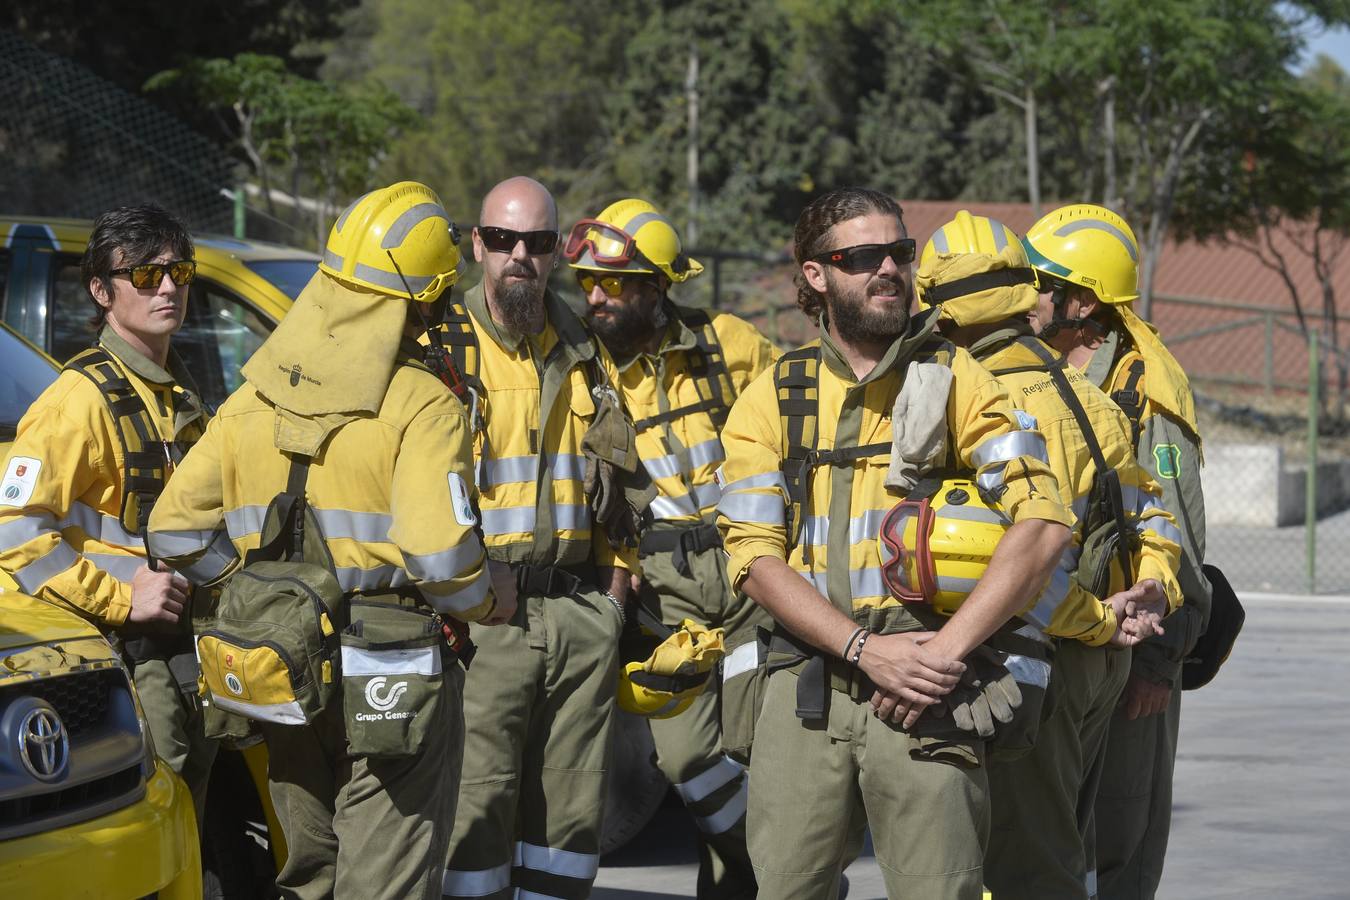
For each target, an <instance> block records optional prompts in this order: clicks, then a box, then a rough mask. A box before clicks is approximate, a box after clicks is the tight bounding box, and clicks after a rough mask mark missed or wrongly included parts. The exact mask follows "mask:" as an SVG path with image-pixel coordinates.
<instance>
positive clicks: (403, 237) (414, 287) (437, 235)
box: [319, 181, 460, 303]
mask: <svg viewBox="0 0 1350 900" xmlns="http://www.w3.org/2000/svg"><path fill="white" fill-rule="evenodd" d="M459 262H460V253H459V227H458V226H456V225H455V223H454V220H452V219H451V218H450V214H449V213H447V212H446V211H445V207H443V206H442V205H441V200H440V198H439V197H437V196H436V193H435V191H433V190H432V189H431V188H429V187H427V186H426V185H425V184H419V183H417V182H416V181H400V182H399V183H398V184H393V185H390V186H389V187H386V188H380V189H379V190H374V191H371V192H370V193H369V194H366V195H365V196H363V197H359V198H357V199H356V200H355V201H354V202H353V203H352V205H351V206H348V207H347V208H346V209H345V210H344V211H343V213H342V215H340V216H338V219H337V221H336V222H335V223H333V230H332V231H331V232H329V234H328V244H327V245H326V246H325V247H324V248H323V260H322V261H321V262H320V263H319V268H320V269H322V270H323V271H324V272H325V273H326V274H328V275H330V276H332V277H333V278H336V279H337V280H338V281H342V282H345V283H346V284H349V285H353V286H355V287H360V288H365V289H367V290H371V291H375V292H377V293H381V294H388V295H389V296H391V297H407V296H408V295H409V293H410V292H411V294H412V297H413V299H415V300H420V301H422V302H424V303H430V302H432V301H433V300H435V299H436V298H437V297H439V296H440V295H441V292H442V291H444V290H445V289H446V288H448V287H451V286H452V285H454V283H455V282H456V281H458V280H459ZM400 273H401V274H400ZM405 280H406V284H405Z"/></svg>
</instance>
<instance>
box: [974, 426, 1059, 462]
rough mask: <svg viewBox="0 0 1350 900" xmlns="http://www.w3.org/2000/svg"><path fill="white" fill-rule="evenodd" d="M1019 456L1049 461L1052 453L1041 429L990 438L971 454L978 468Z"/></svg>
mask: <svg viewBox="0 0 1350 900" xmlns="http://www.w3.org/2000/svg"><path fill="white" fill-rule="evenodd" d="M1019 456H1033V457H1035V458H1036V459H1039V460H1040V461H1041V462H1044V463H1048V462H1049V460H1050V455H1049V454H1048V453H1047V452H1046V450H1045V437H1044V435H1042V434H1041V433H1040V432H1039V431H1010V432H1008V433H1007V434H1001V435H999V436H998V437H994V438H989V440H987V441H985V442H984V443H983V444H980V446H978V447H976V448H975V452H974V453H972V454H971V455H970V459H971V462H973V463H974V464H975V467H976V468H984V467H985V466H988V465H993V464H994V463H1000V462H1008V461H1009V460H1013V459H1016V458H1017V457H1019Z"/></svg>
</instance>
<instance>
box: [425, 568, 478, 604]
mask: <svg viewBox="0 0 1350 900" xmlns="http://www.w3.org/2000/svg"><path fill="white" fill-rule="evenodd" d="M491 586H492V579H491V577H489V575H488V570H487V566H484V567H483V570H482V571H481V572H479V573H478V576H477V577H476V578H474V580H473V581H471V582H469V583H468V584H467V585H465V586H464V587H462V588H459V589H458V590H454V589H448V590H447V589H446V588H448V586H447V585H444V584H424V585H421V586H420V587H421V591H422V596H423V597H425V598H426V601H427V602H428V603H430V604H431V606H432V608H433V609H435V610H436V612H441V613H449V614H450V615H456V614H458V613H463V612H467V611H469V610H471V609H473V608H474V607H475V606H477V605H478V604H480V603H482V602H483V600H484V599H486V598H487V594H488V589H489V588H490V587H491Z"/></svg>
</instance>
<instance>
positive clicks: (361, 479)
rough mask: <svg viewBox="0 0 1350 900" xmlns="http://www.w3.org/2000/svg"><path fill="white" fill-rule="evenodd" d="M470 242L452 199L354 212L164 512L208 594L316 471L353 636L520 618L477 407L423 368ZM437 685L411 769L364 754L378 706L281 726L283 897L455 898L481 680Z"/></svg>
mask: <svg viewBox="0 0 1350 900" xmlns="http://www.w3.org/2000/svg"><path fill="white" fill-rule="evenodd" d="M456 242H457V234H456V231H455V226H454V225H453V223H452V222H451V220H450V217H449V216H448V215H447V214H446V212H445V210H444V209H443V208H442V207H441V205H440V201H439V200H438V199H437V197H436V195H435V194H434V193H433V192H432V191H431V190H430V189H429V188H427V187H426V186H424V185H421V184H417V183H414V182H401V183H399V184H395V185H392V186H390V187H387V188H383V189H380V190H376V191H372V192H371V193H369V194H366V195H365V196H364V197H362V198H360V199H359V200H357V201H356V202H355V203H353V204H352V205H351V206H349V207H348V208H347V209H346V210H345V211H344V212H343V213H342V215H341V216H340V217H339V218H338V220H337V223H336V224H335V225H334V226H333V229H332V232H331V233H330V235H329V238H328V243H327V246H326V247H325V248H324V255H323V261H322V262H321V263H320V271H319V272H318V273H316V274H315V276H314V277H313V278H312V279H311V280H310V282H309V284H307V285H306V286H305V289H304V290H303V291H302V292H301V294H300V296H299V298H298V299H297V300H296V302H295V305H294V306H293V307H292V308H291V310H290V312H289V313H287V315H286V318H285V319H283V320H282V322H281V324H280V325H278V326H277V330H276V331H275V332H273V334H272V336H271V337H269V338H268V339H267V341H266V342H264V344H263V345H262V347H260V348H259V349H258V351H257V352H256V353H255V354H254V355H253V357H252V358H251V359H250V360H249V362H248V363H247V364H246V365H245V366H244V369H243V375H244V378H245V384H244V385H243V386H242V387H240V388H239V389H238V390H237V391H235V392H234V393H233V394H232V395H231V396H230V397H229V399H228V400H226V402H225V403H224V404H223V405H222V406H221V408H220V410H219V412H218V414H217V416H216V417H215V419H213V420H212V422H211V425H210V427H209V428H208V429H207V432H206V435H205V436H204V437H203V438H202V440H201V441H200V442H198V444H197V446H196V447H195V448H194V449H193V452H191V453H190V454H188V456H187V458H186V459H185V460H184V461H183V464H182V465H181V466H180V467H179V470H178V472H177V474H176V475H175V477H174V479H173V481H172V482H171V483H170V488H169V490H168V491H166V492H165V494H164V495H163V496H162V497H161V498H160V502H159V504H157V506H156V507H155V512H154V515H153V516H152V517H151V523H150V536H149V542H150V548H151V550H152V551H153V552H154V553H155V554H157V555H158V556H159V557H160V558H162V559H164V560H166V561H167V562H169V563H170V564H171V565H173V566H175V567H176V568H178V569H179V570H180V571H182V572H185V573H188V574H189V576H190V577H192V578H194V579H196V580H198V581H201V582H205V583H214V582H217V581H220V580H222V579H224V578H226V577H228V576H230V575H231V574H232V573H233V572H234V571H235V570H236V569H237V568H238V567H239V560H240V558H241V557H244V556H245V555H246V554H247V553H248V552H249V551H252V550H254V549H255V548H257V547H258V546H259V542H260V539H261V532H262V530H263V524H264V521H263V520H264V512H265V511H266V509H267V507H268V504H269V502H270V501H271V500H272V498H273V497H274V496H275V495H277V494H279V493H281V492H282V491H284V490H288V484H289V482H290V479H291V477H292V476H293V474H294V472H295V471H296V469H295V466H296V464H297V462H301V461H305V460H308V463H307V465H308V472H307V475H306V476H305V478H304V481H303V482H302V484H301V486H300V487H299V488H298V492H299V493H301V494H303V496H304V498H305V501H306V503H307V505H308V508H309V510H310V511H311V512H312V513H313V520H314V521H315V522H317V524H318V527H319V531H320V532H321V533H322V544H321V546H323V547H325V548H326V550H327V554H328V555H329V556H330V557H331V564H332V572H333V574H334V575H335V576H336V579H337V583H338V585H339V586H340V588H341V590H342V591H343V592H344V595H345V597H346V598H347V605H348V609H349V613H348V615H350V616H351V617H352V618H353V619H354V618H355V617H356V612H355V610H357V609H358V607H359V606H360V605H362V604H364V605H366V606H372V605H381V604H382V605H384V606H387V607H389V608H399V609H402V608H410V609H412V610H414V611H415V610H417V609H424V610H425V609H428V608H429V610H428V611H431V610H434V611H435V612H436V613H437V614H439V615H442V616H448V617H453V618H455V619H459V620H462V621H476V620H481V619H483V618H485V617H489V621H496V620H498V619H501V618H503V617H506V616H509V614H510V612H511V610H510V606H509V598H506V600H505V602H504V603H500V604H497V605H496V607H495V611H494V598H493V596H492V594H491V592H490V589H489V579H488V574H487V570H486V566H485V557H484V552H483V546H482V543H481V541H480V540H479V538H478V535H477V533H476V531H475V528H476V526H477V521H476V519H475V515H474V507H473V488H472V464H471V461H470V442H469V426H468V420H467V417H466V415H465V411H464V408H463V406H462V405H461V404H460V403H459V401H458V400H456V399H455V398H454V397H453V396H452V395H451V393H450V391H449V390H448V389H447V388H446V386H445V385H444V384H442V383H441V381H440V380H438V379H437V378H436V376H435V375H433V374H432V373H431V372H430V371H428V370H427V369H426V368H425V367H424V366H423V365H422V363H421V351H420V348H419V347H418V345H417V343H416V341H415V339H414V338H415V336H416V334H417V333H418V332H419V331H420V330H422V329H421V328H420V327H419V324H418V323H419V322H420V320H421V317H420V315H419V314H418V310H417V309H416V308H414V307H413V301H415V302H416V303H418V304H423V305H425V304H431V303H433V302H434V301H436V300H437V298H438V297H439V296H440V295H441V294H442V292H444V291H448V290H449V289H450V287H451V285H453V284H454V282H455V280H456V278H457V276H458V264H459V259H460V256H459V250H458V248H457V247H456ZM306 542H307V543H308V542H309V537H308V535H307V537H306ZM307 554H308V548H307ZM307 559H308V556H307ZM493 616H495V617H496V619H493V618H490V617H493ZM338 618H339V619H342V618H343V614H342V613H341V612H338ZM423 621H425V619H423ZM219 627H224V625H221V626H219ZM343 649H344V651H345V650H346V647H345V646H344V648H343ZM352 659H355V657H352ZM436 659H438V657H433V658H432V659H431V662H432V663H436ZM343 661H344V666H346V665H347V664H348V662H349V658H348V654H347V653H345V652H344V654H343ZM345 674H346V675H349V676H350V675H354V674H356V673H354V672H350V671H348V672H345ZM421 674H423V675H427V674H431V675H436V674H439V675H440V676H441V678H440V682H439V685H437V686H435V687H434V688H433V689H432V694H433V695H438V696H439V699H438V700H437V701H436V702H435V703H434V705H433V707H432V708H433V709H434V712H433V713H432V715H433V716H434V721H433V722H430V723H427V731H426V733H427V738H426V740H425V743H424V744H423V745H422V747H421V749H420V752H416V753H413V754H412V755H385V756H374V755H366V754H363V753H359V752H356V751H354V750H351V749H349V741H350V740H351V735H352V733H353V730H354V729H356V728H357V727H358V725H357V724H354V723H359V722H360V721H361V716H362V715H363V713H362V710H363V709H365V708H366V707H365V706H363V705H362V704H361V703H359V702H354V699H353V698H352V697H351V696H350V695H349V696H348V697H347V698H346V701H345V702H335V703H333V704H331V705H330V706H329V707H327V708H325V709H324V710H323V711H322V712H321V713H320V714H319V716H318V718H317V720H316V721H315V723H314V724H313V725H308V726H307V725H285V724H274V723H264V724H263V726H262V727H263V734H264V737H265V738H266V740H267V745H268V751H269V757H270V762H269V770H268V781H269V787H270V790H271V793H272V801H273V804H274V806H275V807H276V810H277V815H278V817H279V818H280V820H281V825H282V828H283V830H284V832H285V835H286V841H287V849H288V857H287V860H286V865H285V867H284V868H283V869H282V871H281V873H280V875H279V876H278V879H277V883H278V886H279V887H280V888H281V890H282V892H283V893H284V894H286V895H287V896H294V897H304V898H310V897H313V898H319V897H331V896H334V895H336V896H346V897H363V898H370V897H384V898H391V900H392V898H404V897H435V896H438V895H439V894H440V887H441V885H440V881H441V879H440V867H441V863H442V862H443V860H444V859H445V852H446V846H447V844H448V842H449V838H450V825H451V822H452V821H453V820H454V815H455V812H454V811H455V802H456V794H457V786H458V776H459V761H460V758H461V755H462V752H463V739H464V718H463V710H462V706H461V700H460V695H461V691H462V685H463V674H462V672H461V671H460V668H459V667H458V666H456V665H444V666H442V665H441V664H435V665H431V666H430V667H429V668H428V669H427V670H426V671H424V672H422V673H421ZM398 696H399V692H398V691H397V686H395V689H394V690H391V691H389V692H387V694H386V695H381V696H374V695H373V694H372V692H371V691H370V690H367V691H366V700H365V703H366V704H367V705H368V706H369V707H371V708H372V709H375V708H378V709H388V708H390V706H391V704H393V703H394V702H395V701H396V700H397V697H398ZM377 701H379V703H378V704H377ZM395 711H397V709H396V710H395ZM365 715H366V716H367V718H369V715H370V710H367V711H366V713H365ZM376 835H377V836H378V839H374V838H373V836H376Z"/></svg>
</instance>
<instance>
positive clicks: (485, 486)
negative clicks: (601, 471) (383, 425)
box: [463, 284, 638, 571]
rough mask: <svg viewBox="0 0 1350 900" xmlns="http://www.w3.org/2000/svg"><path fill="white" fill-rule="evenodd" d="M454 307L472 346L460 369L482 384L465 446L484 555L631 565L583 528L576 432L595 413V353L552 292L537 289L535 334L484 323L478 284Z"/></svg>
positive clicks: (599, 357)
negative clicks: (462, 311) (463, 314)
mask: <svg viewBox="0 0 1350 900" xmlns="http://www.w3.org/2000/svg"><path fill="white" fill-rule="evenodd" d="M464 305H465V308H466V309H467V311H468V315H469V323H468V327H470V328H472V330H473V336H472V341H473V345H472V347H470V348H468V355H469V357H470V359H469V362H468V364H467V365H466V366H465V368H466V369H467V370H468V371H466V372H464V373H463V374H464V375H465V376H466V377H468V379H469V380H470V382H471V383H475V382H476V383H478V384H480V385H481V388H482V390H481V391H478V392H477V397H476V400H475V401H474V402H475V407H476V408H475V409H474V410H473V414H474V415H473V418H474V435H473V449H474V461H475V465H476V469H475V479H476V481H477V484H478V491H479V503H480V506H481V509H482V515H483V541H484V543H485V544H486V545H487V552H488V556H490V557H491V558H492V559H494V560H497V561H498V562H505V563H512V564H520V563H528V564H530V565H536V566H572V567H575V566H585V565H595V566H621V567H623V568H626V569H628V570H630V571H638V563H637V553H636V551H635V550H629V549H625V550H622V551H616V550H614V549H613V548H612V547H611V546H610V544H609V541H608V540H607V539H606V537H605V534H604V532H603V531H602V530H601V529H598V528H594V527H593V526H592V522H591V511H590V506H589V504H588V503H587V501H586V497H585V493H584V491H583V489H582V483H583V478H584V477H585V469H586V464H585V459H584V458H583V456H582V453H581V438H582V436H583V435H584V434H585V433H586V429H587V428H588V427H589V426H590V424H591V421H592V420H593V419H594V418H595V412H596V406H595V399H594V397H593V396H592V395H591V382H592V380H594V379H596V378H601V379H603V378H604V377H605V368H606V363H605V362H604V360H603V351H602V350H600V349H599V348H598V347H597V346H596V343H595V340H594V339H593V338H592V337H591V336H590V334H589V333H587V331H586V330H585V328H584V327H583V326H582V324H581V321H580V320H579V319H578V318H577V317H576V315H575V314H574V313H573V312H572V311H571V310H570V309H568V308H567V305H566V304H565V303H563V302H562V300H560V299H558V297H557V296H556V295H554V293H553V292H552V291H548V292H547V293H546V294H545V295H544V305H545V307H546V309H547V313H548V322H547V324H546V326H545V328H544V331H543V332H542V333H541V334H539V335H537V336H535V335H522V334H516V333H514V332H512V331H511V330H510V329H508V328H505V327H503V326H500V325H498V324H497V323H496V322H494V321H493V320H492V316H491V314H490V313H489V311H488V307H487V299H486V298H485V296H484V294H483V286H482V285H481V284H479V285H478V286H476V287H474V288H472V289H470V290H469V291H468V293H467V294H466V296H465V302H464ZM610 365H612V363H610Z"/></svg>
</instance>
